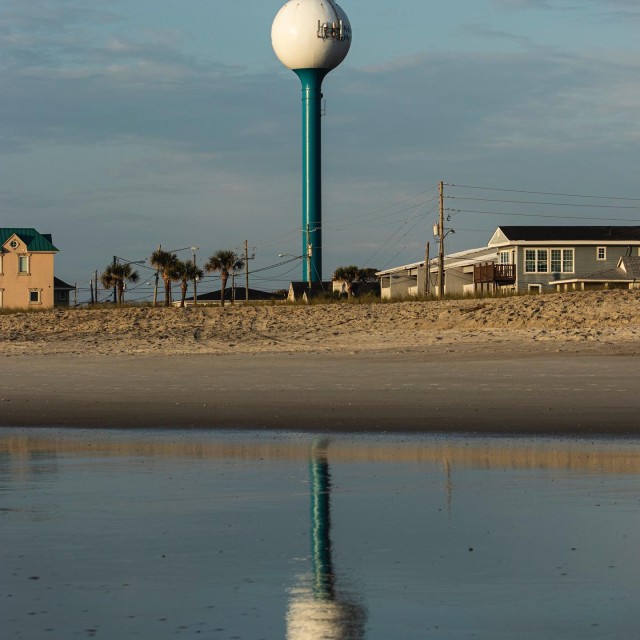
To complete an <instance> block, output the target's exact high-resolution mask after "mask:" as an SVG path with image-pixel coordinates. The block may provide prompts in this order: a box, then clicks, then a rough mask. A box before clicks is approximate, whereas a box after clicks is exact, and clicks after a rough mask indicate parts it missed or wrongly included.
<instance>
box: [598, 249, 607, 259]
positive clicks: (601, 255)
mask: <svg viewBox="0 0 640 640" xmlns="http://www.w3.org/2000/svg"><path fill="white" fill-rule="evenodd" d="M606 259H607V247H598V248H597V249H596V260H606Z"/></svg>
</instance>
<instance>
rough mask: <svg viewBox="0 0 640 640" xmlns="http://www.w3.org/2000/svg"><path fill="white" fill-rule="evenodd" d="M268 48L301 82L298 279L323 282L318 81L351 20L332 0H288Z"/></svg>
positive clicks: (333, 61)
mask: <svg viewBox="0 0 640 640" xmlns="http://www.w3.org/2000/svg"><path fill="white" fill-rule="evenodd" d="M271 43H272V45H273V50H274V51H275V52H276V55H277V56H278V58H279V59H280V62H282V64H284V66H285V67H287V68H289V69H291V70H293V71H294V72H295V73H296V74H297V76H298V77H299V78H300V82H301V83H302V255H303V256H305V257H306V260H304V261H303V266H302V279H303V280H304V281H306V282H308V283H309V285H311V283H313V282H321V281H322V180H321V158H322V153H321V125H320V116H321V112H320V102H321V99H322V91H321V89H322V81H323V79H324V77H325V76H326V75H327V74H328V73H329V71H331V69H335V67H337V66H338V65H339V64H340V63H341V62H342V61H343V60H344V59H345V56H346V55H347V53H348V51H349V47H350V46H351V25H350V24H349V19H348V18H347V15H346V14H345V12H344V11H343V10H342V9H341V8H340V7H339V6H338V5H337V4H336V3H335V2H333V0H289V2H287V3H286V4H285V5H284V6H283V7H282V9H280V11H279V12H278V15H277V16H276V17H275V20H274V21H273V26H272V27H271Z"/></svg>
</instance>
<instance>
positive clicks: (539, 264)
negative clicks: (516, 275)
mask: <svg viewBox="0 0 640 640" xmlns="http://www.w3.org/2000/svg"><path fill="white" fill-rule="evenodd" d="M548 260H549V258H548V252H547V250H546V249H526V250H525V254H524V271H525V273H547V271H548V270H549V269H548Z"/></svg>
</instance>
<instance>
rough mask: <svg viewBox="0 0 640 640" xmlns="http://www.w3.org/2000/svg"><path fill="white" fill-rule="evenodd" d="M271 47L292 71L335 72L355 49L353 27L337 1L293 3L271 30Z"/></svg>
mask: <svg viewBox="0 0 640 640" xmlns="http://www.w3.org/2000/svg"><path fill="white" fill-rule="evenodd" d="M271 44H272V46H273V50H274V51H275V52H276V55H277V56H278V58H279V59H280V62H282V64H283V65H284V66H285V67H288V68H289V69H334V68H335V67H337V66H338V65H339V64H340V63H341V62H342V61H343V60H344V59H345V57H346V55H347V53H348V52H349V47H350V46H351V24H350V23H349V18H347V14H346V13H345V12H344V11H343V10H342V9H341V8H340V7H339V6H338V5H337V4H336V3H335V2H333V0H289V2H287V3H286V4H285V5H284V6H283V7H282V9H280V11H279V12H278V15H276V17H275V19H274V21H273V25H272V27H271Z"/></svg>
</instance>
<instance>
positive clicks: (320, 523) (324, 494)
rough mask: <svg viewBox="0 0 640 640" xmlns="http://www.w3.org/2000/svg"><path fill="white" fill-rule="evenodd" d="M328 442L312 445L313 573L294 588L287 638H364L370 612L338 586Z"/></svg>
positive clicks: (318, 639)
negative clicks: (333, 538) (333, 554)
mask: <svg viewBox="0 0 640 640" xmlns="http://www.w3.org/2000/svg"><path fill="white" fill-rule="evenodd" d="M327 447H328V442H326V441H320V442H317V443H315V444H314V445H313V446H312V447H311V455H310V460H309V470H310V476H311V478H310V479H311V563H312V574H311V575H310V576H301V577H300V579H299V585H298V586H297V587H296V588H295V589H293V590H292V591H291V600H290V602H289V611H288V613H287V640H363V638H364V633H365V625H366V620H367V613H366V610H365V608H364V606H363V605H362V603H360V602H359V601H358V600H357V598H355V597H354V594H353V593H349V592H348V591H341V590H340V589H338V588H337V584H336V582H337V579H336V578H337V576H336V572H335V569H334V566H333V557H332V549H331V547H332V545H331V474H330V471H329V460H328V458H327Z"/></svg>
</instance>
